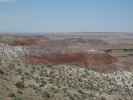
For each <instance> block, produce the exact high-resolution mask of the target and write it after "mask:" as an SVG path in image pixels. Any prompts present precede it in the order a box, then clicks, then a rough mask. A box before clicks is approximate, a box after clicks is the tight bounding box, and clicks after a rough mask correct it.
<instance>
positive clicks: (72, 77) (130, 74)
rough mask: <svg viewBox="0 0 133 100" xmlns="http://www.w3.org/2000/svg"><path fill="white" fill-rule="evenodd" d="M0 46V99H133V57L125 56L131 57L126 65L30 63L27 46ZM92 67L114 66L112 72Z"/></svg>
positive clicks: (119, 63) (109, 67) (118, 63)
mask: <svg viewBox="0 0 133 100" xmlns="http://www.w3.org/2000/svg"><path fill="white" fill-rule="evenodd" d="M29 47H30V46H29ZM1 48H6V50H5V49H0V50H3V51H2V52H1V51H0V53H3V54H1V55H0V97H1V98H0V100H6V98H10V99H11V100H110V99H111V100H132V98H133V71H132V70H133V69H132V58H131V59H128V60H127V61H130V60H131V62H130V63H129V62H128V66H127V65H126V64H125V65H124V63H123V62H122V61H121V62H120V61H119V62H116V63H112V64H109V65H108V64H107V65H95V66H93V67H92V68H89V67H81V65H78V64H73V63H69V64H67V63H63V64H51V63H48V64H43V63H42V64H31V63H25V60H26V59H25V53H26V51H25V50H29V49H23V48H22V47H21V46H19V47H17V46H9V45H6V46H1ZM41 50H43V49H41ZM102 59H104V58H102ZM123 59H127V58H126V57H124V58H122V60H123ZM61 60H62V59H61ZM90 60H91V59H90ZM95 60H97V59H95ZM106 60H108V59H107V58H106ZM97 61H98V60H97ZM95 67H97V68H98V67H99V68H101V70H103V69H104V68H105V69H108V70H111V69H115V68H116V69H115V70H113V71H111V73H100V72H98V71H97V70H96V69H95ZM119 68H120V69H119ZM121 69H124V70H121ZM125 69H129V70H125Z"/></svg>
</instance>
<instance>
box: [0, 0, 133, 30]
mask: <svg viewBox="0 0 133 100" xmlns="http://www.w3.org/2000/svg"><path fill="white" fill-rule="evenodd" d="M0 32H133V0H0Z"/></svg>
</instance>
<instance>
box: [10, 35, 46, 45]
mask: <svg viewBox="0 0 133 100" xmlns="http://www.w3.org/2000/svg"><path fill="white" fill-rule="evenodd" d="M47 42H48V39H47V38H45V37H42V38H40V37H39V38H37V37H24V38H22V37H21V38H17V39H16V40H15V41H14V43H13V44H12V45H14V46H30V45H38V44H39V45H40V44H46V43H47Z"/></svg>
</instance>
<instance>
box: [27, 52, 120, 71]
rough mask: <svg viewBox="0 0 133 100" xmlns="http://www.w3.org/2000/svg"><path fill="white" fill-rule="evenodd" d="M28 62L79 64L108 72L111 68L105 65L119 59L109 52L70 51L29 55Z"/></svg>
mask: <svg viewBox="0 0 133 100" xmlns="http://www.w3.org/2000/svg"><path fill="white" fill-rule="evenodd" d="M26 62H27V63H30V64H79V65H80V66H82V67H86V68H90V69H94V70H96V71H100V72H106V70H110V68H104V66H106V65H110V64H113V63H115V62H117V59H116V58H115V57H112V56H111V55H109V54H87V53H68V54H53V55H51V56H50V55H49V56H45V55H43V56H28V57H27V59H26ZM100 66H103V67H100ZM114 69H115V68H114Z"/></svg>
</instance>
